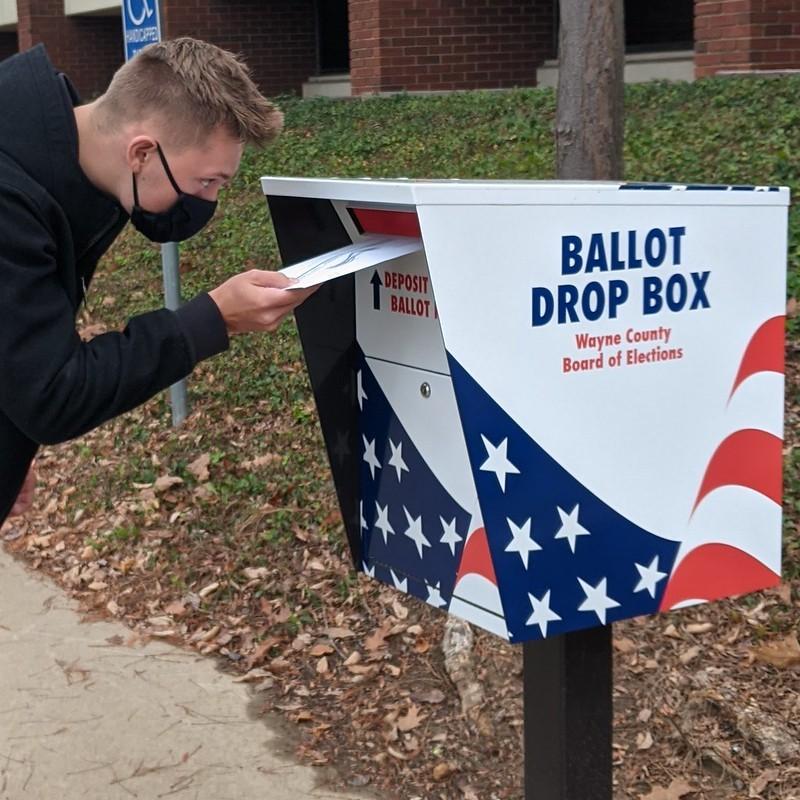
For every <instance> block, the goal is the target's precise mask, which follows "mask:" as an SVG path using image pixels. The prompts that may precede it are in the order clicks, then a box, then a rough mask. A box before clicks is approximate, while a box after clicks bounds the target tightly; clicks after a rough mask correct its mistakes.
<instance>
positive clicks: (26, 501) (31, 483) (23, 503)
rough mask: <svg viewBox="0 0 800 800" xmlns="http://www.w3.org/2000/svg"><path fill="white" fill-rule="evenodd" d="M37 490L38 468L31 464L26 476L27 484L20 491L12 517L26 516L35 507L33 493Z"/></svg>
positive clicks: (12, 508)
mask: <svg viewBox="0 0 800 800" xmlns="http://www.w3.org/2000/svg"><path fill="white" fill-rule="evenodd" d="M35 489H36V466H35V465H34V464H31V465H30V467H29V468H28V474H27V475H26V476H25V483H23V484H22V488H21V489H20V490H19V494H18V495H17V499H16V500H15V502H14V505H13V506H11V512H10V513H9V516H10V517H16V516H19V515H20V514H24V513H25V512H26V511H28V510H29V509H30V507H31V506H32V505H33V492H34V490H35Z"/></svg>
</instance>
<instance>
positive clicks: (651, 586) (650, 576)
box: [633, 556, 667, 597]
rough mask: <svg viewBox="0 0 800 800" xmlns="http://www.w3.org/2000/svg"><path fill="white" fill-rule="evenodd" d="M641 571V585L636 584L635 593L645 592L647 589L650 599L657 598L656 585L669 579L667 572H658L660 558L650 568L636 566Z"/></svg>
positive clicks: (651, 563) (654, 560) (656, 558)
mask: <svg viewBox="0 0 800 800" xmlns="http://www.w3.org/2000/svg"><path fill="white" fill-rule="evenodd" d="M634 566H635V567H636V569H638V570H639V583H637V584H636V588H635V589H634V590H633V591H634V592H643V591H644V590H645V589H646V590H647V591H648V592H649V594H650V597H655V596H656V584H657V583H658V582H659V581H660V580H663V579H664V578H666V577H667V573H666V572H659V571H658V556H656V557H655V558H654V559H653V560H652V561H651V562H650V566H649V567H643V566H642V565H641V564H635V565H634Z"/></svg>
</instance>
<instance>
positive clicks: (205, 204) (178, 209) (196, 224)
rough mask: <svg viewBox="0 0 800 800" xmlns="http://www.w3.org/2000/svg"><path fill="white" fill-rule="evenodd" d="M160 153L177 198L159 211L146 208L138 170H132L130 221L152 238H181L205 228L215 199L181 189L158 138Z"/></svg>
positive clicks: (169, 240)
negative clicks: (165, 208)
mask: <svg viewBox="0 0 800 800" xmlns="http://www.w3.org/2000/svg"><path fill="white" fill-rule="evenodd" d="M156 149H157V150H158V157H159V158H160V159H161V163H162V165H163V166H164V172H166V173H167V177H168V178H169V182H170V183H171V184H172V188H173V189H174V190H175V193H176V194H177V195H178V199H177V200H176V201H175V202H174V203H173V204H172V205H171V206H170V207H169V208H168V209H167V210H166V211H161V212H159V213H157V214H156V213H154V212H152V211H145V210H144V209H143V208H142V207H141V206H140V205H139V192H138V190H137V188H136V174H135V173H133V210H132V211H131V222H132V223H133V226H134V227H135V228H136V230H138V231H139V232H140V233H142V234H144V235H145V236H146V237H147V238H148V239H150V241H151V242H162V243H163V242H182V241H183V240H184V239H188V238H189V237H190V236H194V235H195V234H196V233H197V232H198V231H199V230H201V229H202V228H204V227H205V226H206V225H207V224H208V221H209V220H210V219H211V217H213V216H214V211H216V209H217V201H216V200H203V198H202V197H197V196H196V195H193V194H186V193H185V192H182V191H181V190H180V188H179V186H178V184H177V183H175V178H173V177H172V173H171V172H170V170H169V166H168V165H167V159H166V158H164V153H162V152H161V145H159V144H158V142H156Z"/></svg>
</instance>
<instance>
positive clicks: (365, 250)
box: [281, 233, 422, 289]
mask: <svg viewBox="0 0 800 800" xmlns="http://www.w3.org/2000/svg"><path fill="white" fill-rule="evenodd" d="M421 249H422V240H421V239H418V238H416V237H412V236H386V235H383V234H377V233H371V234H367V235H366V236H362V237H361V238H360V239H358V240H356V241H355V242H353V243H352V244H348V245H345V246H344V247H340V248H338V249H337V250H331V251H330V252H328V253H323V254H322V255H319V256H314V257H313V258H307V259H306V260H305V261H300V262H298V263H297V264H292V265H291V266H288V267H284V268H283V269H282V270H281V272H282V273H283V274H284V275H286V276H287V277H289V278H296V279H297V283H294V284H292V285H291V286H288V287H287V289H304V288H306V287H308V286H316V285H317V284H320V283H325V281H329V280H332V279H333V278H339V277H341V276H342V275H349V274H350V273H351V272H357V271H358V270H360V269H366V268H367V267H374V266H376V265H378V264H383V263H384V262H385V261H391V260H393V259H395V258H400V257H401V256H405V255H408V254H409V253H415V252H417V251H418V250H421Z"/></svg>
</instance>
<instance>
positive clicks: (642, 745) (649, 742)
mask: <svg viewBox="0 0 800 800" xmlns="http://www.w3.org/2000/svg"><path fill="white" fill-rule="evenodd" d="M652 746H653V736H652V734H651V733H650V731H645V732H644V733H637V734H636V749H637V750H649V749H650V748H651V747H652Z"/></svg>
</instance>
